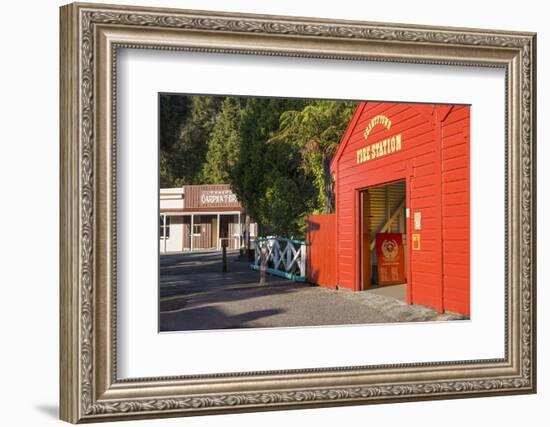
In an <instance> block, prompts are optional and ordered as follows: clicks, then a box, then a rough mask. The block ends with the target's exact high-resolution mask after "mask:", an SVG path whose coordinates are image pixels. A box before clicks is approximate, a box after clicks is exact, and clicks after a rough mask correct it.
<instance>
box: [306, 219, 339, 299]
mask: <svg viewBox="0 0 550 427" xmlns="http://www.w3.org/2000/svg"><path fill="white" fill-rule="evenodd" d="M306 241H307V242H308V243H309V246H307V247H306V251H307V255H306V263H307V264H306V280H307V281H308V282H309V283H315V284H317V285H322V286H326V287H329V288H333V289H334V288H336V285H337V275H336V215H335V214H326V215H309V216H308V220H307V229H306Z"/></svg>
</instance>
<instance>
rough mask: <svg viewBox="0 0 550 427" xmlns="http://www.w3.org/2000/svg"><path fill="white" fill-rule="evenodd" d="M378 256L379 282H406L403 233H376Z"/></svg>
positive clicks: (383, 283)
mask: <svg viewBox="0 0 550 427" xmlns="http://www.w3.org/2000/svg"><path fill="white" fill-rule="evenodd" d="M376 258H377V260H378V283H379V284H380V285H395V284H399V283H405V263H404V251H403V237H402V234H401V233H378V234H377V235H376Z"/></svg>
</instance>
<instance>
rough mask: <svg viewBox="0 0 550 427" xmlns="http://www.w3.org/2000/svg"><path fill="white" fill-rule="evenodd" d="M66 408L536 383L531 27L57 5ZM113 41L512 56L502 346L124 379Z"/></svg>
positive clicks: (187, 411)
mask: <svg viewBox="0 0 550 427" xmlns="http://www.w3.org/2000/svg"><path fill="white" fill-rule="evenodd" d="M60 14H61V37H60V52H61V63H60V68H61V69H60V71H61V76H60V79H61V81H60V109H61V112H60V137H61V175H60V181H61V201H60V211H61V215H60V385H61V395H60V403H61V405H60V407H61V411H60V416H61V419H63V420H66V421H69V422H72V423H78V422H91V421H112V420H116V419H130V418H158V417H168V416H182V415H200V414H215V413H228V412H243V411H259V410H277V409H291V408H293V409H295V408H307V407H323V406H334V405H357V404H368V403H383V402H399V401H412V400H429V399H444V398H461V397H479V396H488V395H501V394H520V393H534V392H535V391H536V331H535V327H536V317H535V315H536V310H535V308H536V304H535V302H536V286H535V285H536V283H535V280H536V253H535V248H536V241H535V238H536V217H535V214H536V182H535V176H536V170H535V155H536V151H535V148H536V146H535V133H536V128H535V123H536V116H535V105H536V102H535V93H536V88H535V82H536V76H535V70H536V63H535V59H536V54H535V53H536V35H535V34H534V33H523V32H521V33H520V32H507V31H493V30H478V29H463V28H443V27H441V28H440V27H425V26H411V25H401V24H383V23H369V22H354V21H330V20H322V19H312V18H296V17H282V16H264V15H243V14H231V13H217V12H199V11H189V10H175V9H157V8H142V7H128V6H113V5H100V4H78V3H77V4H71V5H67V6H63V7H62V8H61V10H60ZM117 48H135V49H144V48H146V49H168V50H189V51H202V52H221V53H227V54H232V53H240V54H250V55H282V56H296V57H313V58H320V59H345V60H356V61H365V60H368V61H392V62H404V63H428V64H445V65H451V66H452V65H469V66H475V67H500V68H503V69H504V70H505V72H506V88H505V90H503V96H504V97H505V100H506V129H505V135H506V141H505V143H504V144H503V149H504V150H505V153H506V175H505V177H503V178H504V180H505V186H506V212H504V213H503V214H504V215H505V218H506V221H505V224H506V226H505V230H504V233H505V242H506V247H505V250H504V252H505V253H504V256H505V268H506V271H505V277H506V281H505V283H503V287H504V293H505V299H506V307H505V313H506V316H505V324H504V325H503V327H504V328H505V342H504V343H503V345H504V354H505V357H504V358H503V359H496V360H495V359H493V360H469V361H456V362H437V361H434V362H433V363H420V364H403V365H383V366H357V367H334V368H325V369H302V370H289V371H269V372H243V373H239V374H223V373H220V374H216V375H196V376H187V377H171V378H137V379H132V380H119V379H117V369H116V256H115V254H116V228H115V227H116V226H115V224H116V182H115V176H116V155H115V154H116V149H115V148H116V145H115V144H116V141H115V136H116V132H115V131H116V115H115V112H116V109H115V106H116V67H115V65H116V55H117Z"/></svg>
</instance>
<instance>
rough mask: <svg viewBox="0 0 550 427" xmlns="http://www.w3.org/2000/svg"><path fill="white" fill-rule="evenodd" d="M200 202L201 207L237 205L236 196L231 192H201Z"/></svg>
mask: <svg viewBox="0 0 550 427" xmlns="http://www.w3.org/2000/svg"><path fill="white" fill-rule="evenodd" d="M200 201H201V205H203V206H216V205H228V204H235V203H238V200H237V196H236V195H235V193H233V192H232V191H231V190H202V191H201V195H200Z"/></svg>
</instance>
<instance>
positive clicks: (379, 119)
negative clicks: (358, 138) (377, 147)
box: [363, 114, 391, 139]
mask: <svg viewBox="0 0 550 427" xmlns="http://www.w3.org/2000/svg"><path fill="white" fill-rule="evenodd" d="M377 125H382V126H384V127H385V128H386V129H387V130H390V128H391V120H390V119H388V118H387V117H386V116H384V115H382V114H379V115H378V116H375V117H373V118H372V119H371V120H370V122H369V124H368V125H367V127H366V128H365V133H363V136H364V137H365V139H367V138H368V137H369V135H370V133H371V131H372V129H373V128H374V127H375V126H377Z"/></svg>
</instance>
